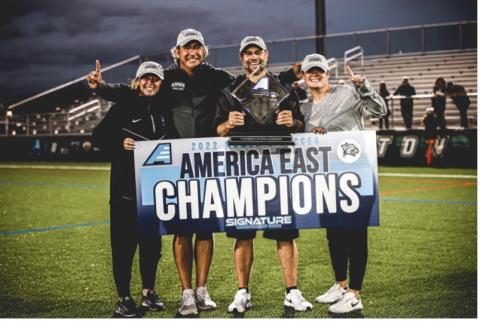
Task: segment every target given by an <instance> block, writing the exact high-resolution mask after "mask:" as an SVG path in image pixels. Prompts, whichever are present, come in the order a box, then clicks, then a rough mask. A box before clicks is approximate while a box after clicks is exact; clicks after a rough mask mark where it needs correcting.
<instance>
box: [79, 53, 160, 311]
mask: <svg viewBox="0 0 480 321" xmlns="http://www.w3.org/2000/svg"><path fill="white" fill-rule="evenodd" d="M162 80H163V68H162V66H160V65H159V64H158V63H155V62H152V61H148V62H144V63H143V64H142V65H140V67H139V68H138V71H137V73H136V77H135V79H134V80H133V82H132V85H131V88H130V89H129V88H127V87H124V86H115V85H108V84H104V83H103V81H102V76H101V73H100V62H99V61H98V60H97V62H96V70H95V71H93V72H92V73H91V74H90V75H89V76H88V77H87V81H88V85H89V87H90V88H91V89H93V90H95V91H96V92H97V93H99V94H100V95H101V96H102V97H105V98H107V99H109V98H110V99H111V100H113V101H117V102H118V103H116V104H115V105H114V106H112V107H111V108H110V110H109V111H108V113H107V114H106V115H105V117H104V118H103V119H102V121H101V122H100V123H99V124H98V125H97V126H96V127H95V129H94V130H93V135H92V136H93V141H94V142H95V144H96V145H97V146H99V147H100V148H101V150H102V152H104V153H105V154H106V155H109V156H110V157H111V173H110V237H111V247H112V267H113V277H114V280H115V285H116V287H117V292H118V296H119V300H118V303H117V306H116V309H115V312H114V315H115V316H119V317H138V316H140V315H139V314H138V311H137V308H136V306H135V303H134V300H133V298H132V297H131V295H130V280H131V272H132V262H133V257H134V255H135V251H136V248H137V244H138V246H139V249H140V274H141V278H142V285H143V296H142V303H141V306H142V308H143V309H145V310H153V311H156V310H162V309H163V308H164V304H163V303H162V302H161V301H160V299H159V298H158V296H157V294H156V292H155V290H154V286H155V276H156V272H157V264H158V261H159V259H160V256H161V248H162V243H161V237H160V236H159V235H158V226H149V227H148V228H150V229H151V230H150V233H142V234H139V233H138V230H137V207H136V191H135V172H134V165H133V163H134V162H133V149H134V148H135V140H138V138H139V137H144V138H145V139H161V138H164V137H165V136H167V132H168V129H167V123H166V121H167V119H168V116H167V114H163V113H162V109H160V108H154V104H155V103H156V102H158V97H157V95H158V93H159V90H160V86H161V84H162Z"/></svg>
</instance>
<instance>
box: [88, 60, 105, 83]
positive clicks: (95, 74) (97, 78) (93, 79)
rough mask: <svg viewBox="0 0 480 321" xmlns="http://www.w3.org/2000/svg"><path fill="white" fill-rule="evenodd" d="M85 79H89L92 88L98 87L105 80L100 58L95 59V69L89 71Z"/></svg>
mask: <svg viewBox="0 0 480 321" xmlns="http://www.w3.org/2000/svg"><path fill="white" fill-rule="evenodd" d="M85 79H86V80H87V83H88V87H90V89H96V88H97V87H98V85H99V84H100V83H101V82H102V81H103V79H102V72H101V67H100V60H98V59H97V60H95V71H92V72H91V73H89V74H88V75H87V77H85Z"/></svg>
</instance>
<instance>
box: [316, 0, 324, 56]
mask: <svg viewBox="0 0 480 321" xmlns="http://www.w3.org/2000/svg"><path fill="white" fill-rule="evenodd" d="M325 20H326V18H325V0H315V35H316V36H317V38H315V49H316V51H317V53H319V54H321V55H326V52H325V38H324V36H325V34H326V32H327V30H326V29H327V27H326V22H325Z"/></svg>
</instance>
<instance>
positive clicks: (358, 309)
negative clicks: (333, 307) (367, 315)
mask: <svg viewBox="0 0 480 321" xmlns="http://www.w3.org/2000/svg"><path fill="white" fill-rule="evenodd" d="M361 310H363V306H362V307H360V308H355V309H353V310H350V311H348V312H333V311H330V310H328V313H330V314H348V313H352V312H357V311H361Z"/></svg>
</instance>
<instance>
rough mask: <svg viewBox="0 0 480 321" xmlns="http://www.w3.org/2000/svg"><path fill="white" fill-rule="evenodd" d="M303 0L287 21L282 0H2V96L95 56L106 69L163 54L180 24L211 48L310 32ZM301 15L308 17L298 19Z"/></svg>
mask: <svg viewBox="0 0 480 321" xmlns="http://www.w3.org/2000/svg"><path fill="white" fill-rule="evenodd" d="M305 1H306V0H303V1H301V2H299V3H302V7H301V8H298V11H297V13H298V15H297V17H294V18H292V16H291V14H290V12H289V10H287V8H289V7H291V6H292V5H291V2H290V1H287V0H284V1H279V0H263V1H255V0H248V1H232V2H230V1H227V2H226V1H223V0H205V1H201V2H199V1H193V0H178V1H175V2H174V3H168V2H163V1H156V0H137V1H131V0H116V1H107V0H70V1H56V0H42V1H31V0H2V1H0V69H1V71H2V77H1V78H0V89H1V90H2V94H1V96H3V97H4V98H3V99H6V100H9V102H12V101H14V100H19V99H22V98H25V95H30V94H34V93H37V92H39V91H43V90H47V89H49V88H51V86H54V85H57V84H61V83H63V82H66V81H69V80H72V79H74V78H77V77H80V76H81V75H82V74H85V73H87V72H88V71H89V70H90V69H91V68H93V67H94V62H95V59H97V58H100V59H101V60H102V62H103V64H104V66H107V65H109V64H112V63H115V62H118V61H121V60H124V59H126V58H129V57H132V56H134V55H137V54H146V55H152V54H159V53H167V52H168V51H169V50H170V48H171V47H172V46H173V45H174V44H175V41H176V37H177V34H178V32H179V31H181V30H183V29H185V28H190V27H192V28H196V29H198V30H200V31H201V32H202V33H203V35H204V37H205V38H206V42H207V44H209V45H220V44H238V43H239V42H240V40H241V39H242V38H243V37H244V36H245V35H248V34H254V33H255V34H260V35H262V36H264V38H265V39H274V38H282V37H290V36H293V35H305V34H306V33H308V34H311V33H312V32H313V30H314V27H313V24H312V21H313V13H312V12H311V11H312V10H311V7H313V4H312V5H311V7H308V6H307V5H305V3H304V2H305ZM307 14H311V15H312V17H311V19H310V18H309V19H298V16H299V17H302V16H305V15H307ZM309 25H310V26H309ZM310 29H311V31H309V32H306V31H305V30H310ZM88 66H90V67H88ZM4 90H7V92H6V93H5V91H4Z"/></svg>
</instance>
